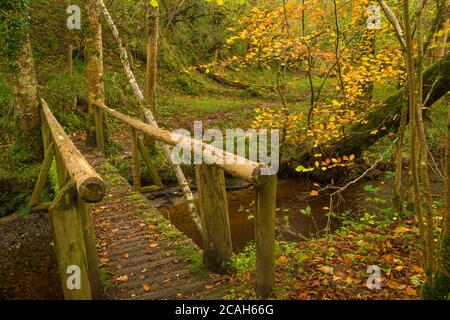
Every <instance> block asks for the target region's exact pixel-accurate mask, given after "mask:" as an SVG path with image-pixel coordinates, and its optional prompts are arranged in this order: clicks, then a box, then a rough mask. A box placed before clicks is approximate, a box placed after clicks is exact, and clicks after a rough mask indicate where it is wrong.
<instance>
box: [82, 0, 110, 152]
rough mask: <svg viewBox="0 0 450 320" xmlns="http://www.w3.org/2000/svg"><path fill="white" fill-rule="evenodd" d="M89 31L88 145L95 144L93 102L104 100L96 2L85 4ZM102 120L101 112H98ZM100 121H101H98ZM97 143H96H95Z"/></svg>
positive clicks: (99, 30)
mask: <svg viewBox="0 0 450 320" xmlns="http://www.w3.org/2000/svg"><path fill="white" fill-rule="evenodd" d="M86 12H87V16H88V23H89V30H88V35H87V40H86V49H87V55H88V61H87V81H88V143H89V144H91V145H94V144H95V141H96V132H95V112H96V110H95V106H94V105H95V102H96V101H97V102H99V103H102V102H104V100H105V87H104V84H103V43H102V25H101V23H100V15H101V10H100V6H99V4H98V2H97V1H95V0H88V2H87V4H86ZM98 114H99V115H100V118H102V113H101V111H99V112H98ZM99 121H102V119H99ZM97 142H98V141H97Z"/></svg>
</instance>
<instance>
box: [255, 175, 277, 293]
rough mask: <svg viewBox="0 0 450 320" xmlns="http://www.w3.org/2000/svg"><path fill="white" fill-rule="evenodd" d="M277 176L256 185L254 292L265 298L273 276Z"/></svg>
mask: <svg viewBox="0 0 450 320" xmlns="http://www.w3.org/2000/svg"><path fill="white" fill-rule="evenodd" d="M276 196H277V176H271V177H270V178H269V182H268V183H267V184H265V185H262V186H258V187H256V217H255V242H256V293H257V294H258V296H259V297H261V298H267V297H269V295H270V294H271V293H272V288H273V285H274V278H275V210H276Z"/></svg>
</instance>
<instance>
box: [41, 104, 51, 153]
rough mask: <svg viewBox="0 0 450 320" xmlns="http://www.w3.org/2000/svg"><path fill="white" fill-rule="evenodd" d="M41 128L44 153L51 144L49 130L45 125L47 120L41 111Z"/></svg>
mask: <svg viewBox="0 0 450 320" xmlns="http://www.w3.org/2000/svg"><path fill="white" fill-rule="evenodd" d="M41 127H42V144H43V146H44V152H45V151H46V150H47V149H48V146H49V145H50V143H51V142H52V137H51V133H50V128H49V126H48V123H47V119H46V118H45V115H44V113H43V112H42V109H41Z"/></svg>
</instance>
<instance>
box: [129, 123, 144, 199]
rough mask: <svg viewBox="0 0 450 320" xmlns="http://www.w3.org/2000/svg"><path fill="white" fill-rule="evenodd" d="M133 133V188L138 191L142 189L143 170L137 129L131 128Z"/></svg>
mask: <svg viewBox="0 0 450 320" xmlns="http://www.w3.org/2000/svg"><path fill="white" fill-rule="evenodd" d="M130 131H131V172H132V174H133V187H135V188H136V190H139V189H140V188H141V168H140V163H139V149H138V148H139V147H138V137H137V133H136V129H134V128H132V127H131V128H130Z"/></svg>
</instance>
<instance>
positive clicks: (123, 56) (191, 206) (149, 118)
mask: <svg viewBox="0 0 450 320" xmlns="http://www.w3.org/2000/svg"><path fill="white" fill-rule="evenodd" d="M97 1H98V3H99V5H100V8H101V10H102V12H103V15H104V16H105V18H106V21H107V23H108V25H109V27H110V29H111V32H112V33H113V36H114V38H115V40H116V42H117V46H118V48H119V52H120V60H121V62H122V65H123V68H124V70H125V74H126V76H127V77H128V81H129V82H130V85H131V88H132V90H133V93H134V95H135V96H136V98H137V99H138V100H139V101H141V102H142V104H144V103H145V97H144V95H143V93H142V90H141V88H140V87H139V84H138V83H137V80H136V77H135V76H134V73H133V71H132V70H131V67H130V63H129V60H128V53H127V51H126V49H125V47H124V45H123V42H122V39H121V38H120V35H119V31H118V30H117V27H116V25H115V23H114V20H113V19H112V17H111V15H110V14H109V11H108V9H107V8H106V6H105V3H104V2H103V0H97ZM142 110H143V112H144V117H145V121H146V122H147V123H148V124H150V125H153V126H155V127H158V124H157V122H156V120H155V117H154V115H153V112H152V111H151V110H150V109H148V108H145V107H142ZM161 148H162V150H163V152H164V155H165V156H166V158H167V161H169V163H170V165H171V166H172V169H173V170H174V171H175V175H176V177H177V180H178V184H179V185H180V187H181V190H182V191H183V194H184V197H185V200H186V203H187V205H188V212H189V215H190V217H191V219H192V221H193V222H194V224H195V225H196V227H197V229H198V230H199V231H200V233H201V230H202V227H201V223H200V218H199V216H198V214H197V209H196V207H195V200H194V196H193V194H192V191H191V189H190V188H189V183H188V181H187V180H186V177H185V176H184V173H183V171H182V170H181V167H180V166H179V165H177V164H175V163H174V161H173V158H172V152H171V150H170V148H169V146H167V145H166V144H162V145H161Z"/></svg>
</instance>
